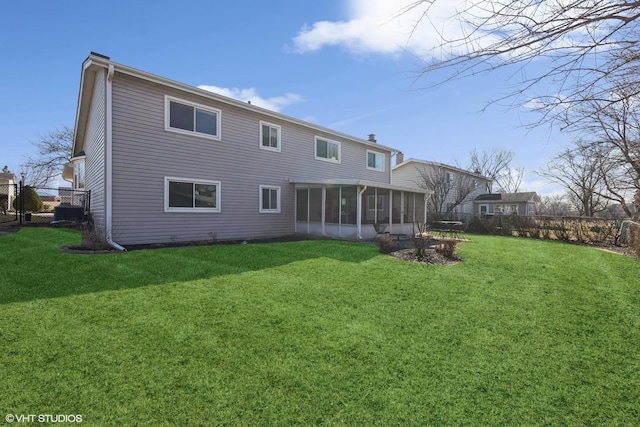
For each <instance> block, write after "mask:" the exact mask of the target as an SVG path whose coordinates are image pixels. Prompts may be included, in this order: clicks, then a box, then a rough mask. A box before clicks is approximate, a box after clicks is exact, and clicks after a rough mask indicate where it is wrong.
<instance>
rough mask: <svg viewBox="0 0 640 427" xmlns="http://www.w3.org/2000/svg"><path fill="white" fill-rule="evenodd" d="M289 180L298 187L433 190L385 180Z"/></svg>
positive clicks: (420, 191) (417, 191)
mask: <svg viewBox="0 0 640 427" xmlns="http://www.w3.org/2000/svg"><path fill="white" fill-rule="evenodd" d="M289 182H291V183H292V184H295V186H296V188H299V187H304V186H307V185H323V186H336V185H353V186H367V187H375V188H384V189H385V190H393V191H406V192H409V193H422V194H432V193H433V191H431V190H420V189H415V188H410V187H402V186H399V185H393V184H387V183H384V182H377V181H367V180H364V179H297V178H290V179H289Z"/></svg>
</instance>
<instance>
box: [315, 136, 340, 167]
mask: <svg viewBox="0 0 640 427" xmlns="http://www.w3.org/2000/svg"><path fill="white" fill-rule="evenodd" d="M316 159H318V160H325V161H329V162H334V163H340V143H339V142H336V141H330V140H328V139H322V138H317V137H316Z"/></svg>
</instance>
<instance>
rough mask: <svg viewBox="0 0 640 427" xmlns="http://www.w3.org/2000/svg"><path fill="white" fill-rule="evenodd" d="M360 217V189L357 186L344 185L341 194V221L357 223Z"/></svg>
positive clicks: (343, 222)
mask: <svg viewBox="0 0 640 427" xmlns="http://www.w3.org/2000/svg"><path fill="white" fill-rule="evenodd" d="M357 217H358V191H357V188H356V187H342V193H341V196H340V222H341V223H342V224H355V223H356V219H357Z"/></svg>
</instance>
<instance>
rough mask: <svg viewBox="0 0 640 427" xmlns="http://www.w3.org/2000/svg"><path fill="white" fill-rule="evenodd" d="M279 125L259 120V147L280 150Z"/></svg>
mask: <svg viewBox="0 0 640 427" xmlns="http://www.w3.org/2000/svg"><path fill="white" fill-rule="evenodd" d="M280 130H281V128H280V126H278V125H273V124H271V123H267V122H260V148H263V149H265V150H272V151H280Z"/></svg>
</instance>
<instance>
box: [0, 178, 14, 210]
mask: <svg viewBox="0 0 640 427" xmlns="http://www.w3.org/2000/svg"><path fill="white" fill-rule="evenodd" d="M16 183H17V181H16V176H15V175H14V174H13V173H11V172H0V213H5V212H7V211H9V210H11V209H12V205H13V201H14V200H15V198H16Z"/></svg>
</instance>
